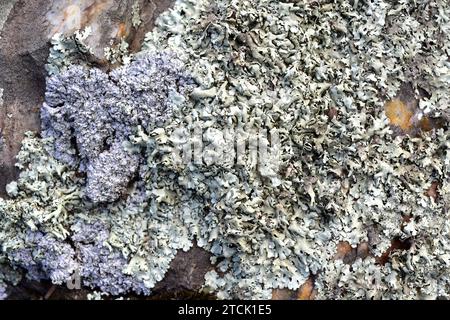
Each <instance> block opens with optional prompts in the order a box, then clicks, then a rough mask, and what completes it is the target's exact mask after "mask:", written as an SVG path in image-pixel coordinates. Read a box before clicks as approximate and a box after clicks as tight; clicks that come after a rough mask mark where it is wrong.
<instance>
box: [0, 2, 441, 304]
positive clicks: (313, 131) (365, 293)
mask: <svg viewBox="0 0 450 320" xmlns="http://www.w3.org/2000/svg"><path fill="white" fill-rule="evenodd" d="M449 16H450V4H449V2H448V1H446V0H437V1H432V2H431V1H425V0H419V1H415V2H410V1H396V2H392V1H383V0H375V1H347V0H341V1H312V2H309V1H302V2H292V1H269V0H247V1H240V0H211V1H207V0H203V1H191V0H179V1H177V3H176V4H175V7H174V8H173V9H171V10H170V11H169V12H166V13H164V14H163V15H162V16H161V17H160V18H159V20H158V22H157V26H156V28H155V30H154V31H153V32H151V33H149V34H148V36H147V38H146V41H145V44H144V50H143V51H142V52H141V53H138V54H137V55H136V57H135V59H140V58H139V56H141V57H143V58H145V57H148V56H151V55H153V54H155V52H163V51H164V52H171V53H172V54H173V55H174V56H176V57H177V59H180V60H181V61H183V68H185V70H186V72H187V73H188V74H189V75H191V76H192V77H193V78H194V79H195V81H196V86H197V88H196V89H194V90H193V91H192V93H191V94H190V95H185V96H183V95H175V96H173V97H172V96H171V101H173V102H174V109H175V112H173V113H172V114H171V117H169V118H168V121H166V122H165V123H164V124H161V125H159V126H156V127H155V126H146V125H144V126H136V127H135V128H134V129H135V130H132V131H130V134H129V136H128V140H127V141H126V143H124V145H123V147H124V148H125V149H126V150H128V151H129V152H133V153H135V154H139V155H140V156H141V157H143V159H144V161H143V162H142V163H141V164H140V165H139V170H137V175H136V177H135V179H134V180H132V181H130V185H129V186H128V189H127V194H126V196H123V197H121V198H119V199H115V201H111V202H108V203H106V204H103V205H96V204H93V203H91V202H90V201H88V200H87V199H86V197H84V196H83V192H84V190H85V189H84V185H85V183H86V181H85V177H84V176H83V175H80V174H79V172H77V170H76V169H74V168H73V167H69V166H66V165H64V164H62V163H60V162H58V161H57V160H55V159H54V158H53V157H52V155H51V154H52V153H51V152H49V151H47V150H50V149H49V148H50V146H51V145H52V141H51V140H40V139H36V138H31V137H30V138H29V139H27V140H26V141H25V142H24V148H23V150H22V152H21V153H20V154H19V157H18V160H19V164H18V165H19V168H21V169H23V172H22V174H21V177H20V179H19V180H18V181H17V182H16V183H13V184H11V185H10V186H9V193H10V195H11V196H12V199H11V200H0V243H2V255H3V256H4V259H6V260H5V261H9V263H10V264H11V265H12V266H15V267H22V268H26V269H27V270H29V273H32V274H36V272H35V271H36V270H34V269H33V270H31V268H29V266H28V265H27V264H26V263H25V262H26V261H27V260H26V258H28V260H30V259H31V260H33V261H34V262H35V266H38V267H39V274H41V275H43V276H45V275H46V276H47V277H49V278H51V279H52V280H53V281H54V282H57V281H58V280H60V277H61V275H64V274H65V273H69V272H70V271H71V270H72V269H73V268H74V266H75V267H76V266H78V268H81V269H82V271H81V274H82V275H83V277H84V280H83V281H84V284H85V285H89V286H92V287H95V288H100V289H101V290H102V291H104V292H108V293H112V294H122V293H123V292H126V291H129V290H133V291H136V292H138V293H144V294H148V293H150V289H151V288H152V287H153V286H154V285H155V284H156V283H157V282H158V281H160V280H161V279H162V278H163V277H164V274H165V272H166V271H167V269H168V268H169V264H170V261H171V260H172V259H173V257H174V256H175V254H176V252H177V250H180V249H182V250H188V249H189V248H190V247H191V246H192V243H193V241H196V242H197V243H198V245H199V246H200V247H203V248H205V249H206V250H208V251H210V252H211V253H212V254H213V258H212V262H214V263H217V267H216V271H211V272H209V273H207V275H206V276H205V286H204V290H209V291H213V292H215V293H217V296H218V297H219V298H243V299H256V298H270V296H271V292H272V289H274V288H290V289H297V288H299V286H300V285H302V284H303V283H304V282H305V281H306V280H307V279H308V278H309V277H310V275H314V276H315V279H316V280H315V286H316V288H317V290H318V297H319V298H328V299H330V298H331V299H350V298H361V299H370V298H375V299H417V298H437V297H447V298H448V297H450V274H449V272H448V268H449V264H450V238H449V231H450V230H449V227H450V222H449V207H450V183H449V181H450V179H449V177H450V142H449V141H450V140H449V128H448V123H447V125H446V126H444V127H443V128H439V129H435V130H433V131H432V132H423V133H421V134H420V135H419V136H408V135H394V134H393V131H392V128H391V126H390V125H389V122H388V119H387V118H386V116H385V114H384V108H383V106H384V103H385V101H386V100H389V99H392V98H393V97H394V96H395V95H396V94H397V92H398V91H399V89H400V86H401V85H402V83H405V82H410V83H411V84H412V86H413V88H414V89H415V90H416V94H417V96H418V97H419V96H421V97H422V98H421V100H420V108H421V109H422V110H423V113H424V114H426V115H429V116H433V117H443V118H444V119H446V121H447V122H448V118H446V117H448V103H449V97H450V93H449V90H448V88H449V84H450V78H449V75H450V63H449V53H450V48H449V43H450V42H449V40H450V32H449V29H450V19H449ZM63 47H65V46H63ZM54 50H56V51H53V57H55V56H56V57H59V58H58V59H54V58H52V59H53V60H51V61H50V64H51V65H53V66H55V67H56V68H53V67H52V68H49V70H61V69H63V68H62V66H64V67H65V66H66V65H67V66H68V65H70V64H72V63H74V61H72V60H70V59H69V60H67V59H66V58H64V57H66V56H67V55H66V54H65V53H64V52H69V53H70V52H72V51H71V50H72V49H61V44H60V42H58V45H57V47H56V49H54ZM52 61H55V62H52ZM124 70H126V69H124ZM93 72H94V71H93ZM50 74H52V73H50ZM123 76H124V77H127V75H126V74H125V75H123ZM154 85H155V86H157V85H158V83H156V82H155V84H154ZM89 90H95V87H94V89H92V88H91V89H90V88H89V87H88V88H85V89H83V90H82V91H81V93H80V94H81V95H82V96H84V95H86V96H87V95H88V94H92V92H89ZM135 90H136V92H139V89H135ZM419 91H420V92H426V94H421V95H419ZM95 94H97V95H100V96H102V94H101V93H99V92H95ZM132 94H134V92H132ZM104 96H106V94H105V95H104ZM99 101H101V99H100V100H99ZM63 102H64V101H63ZM65 103H69V101H65ZM141 107H151V106H150V105H148V106H145V105H144V106H141ZM330 110H335V114H334V115H330ZM75 118H76V116H75ZM198 127H200V128H202V129H203V130H204V131H205V133H204V135H203V140H202V141H196V142H197V143H202V144H204V145H205V146H211V145H212V146H214V147H215V148H222V149H224V150H228V152H225V153H224V154H225V155H226V156H225V157H223V158H221V159H220V160H221V161H219V162H214V161H209V159H210V158H208V157H207V155H211V154H214V152H215V151H216V149H215V148H212V149H210V150H208V153H207V154H206V155H205V156H204V158H203V161H200V162H195V161H194V162H190V163H188V164H186V163H183V161H180V159H179V158H178V157H177V156H176V155H178V154H180V149H183V148H184V147H185V146H186V144H189V143H190V141H189V140H188V139H186V136H184V135H183V132H188V131H191V132H192V131H195V130H196V128H198ZM255 127H256V128H259V129H267V130H276V131H278V132H279V135H280V139H281V150H280V151H281V157H280V158H279V159H277V160H278V161H279V170H278V172H277V174H273V173H271V171H270V170H268V169H267V167H265V166H262V165H257V166H255V163H254V160H255V159H254V157H253V156H252V155H251V154H245V155H244V156H243V157H242V159H240V161H239V163H235V162H234V161H233V159H230V157H231V156H232V154H233V150H229V149H227V147H229V146H227V145H226V143H225V141H226V139H225V137H224V134H223V133H224V132H226V130H227V129H229V128H234V129H235V130H236V131H237V132H241V133H242V134H243V135H244V136H245V133H248V132H251V129H252V128H255ZM180 128H182V130H180ZM183 130H186V131H183ZM67 137H69V136H68V135H65V136H63V138H67ZM46 146H47V147H46ZM231 149H233V148H231ZM174 155H175V156H174ZM272 160H273V159H272V158H271V157H269V159H268V162H269V163H270V162H271V161H272ZM434 183H437V185H438V186H439V189H438V191H439V194H438V196H434V197H431V196H429V195H428V194H427V191H428V190H429V189H430V187H431V186H432V185H433V184H434ZM30 232H34V233H37V232H38V233H39V234H45V235H46V236H47V237H51V240H49V239H45V240H46V241H45V242H44V243H45V246H46V248H47V247H48V246H49V245H54V244H55V241H54V239H57V240H58V241H59V242H60V243H61V244H58V247H57V248H59V245H64V244H67V243H70V244H71V246H74V248H73V249H77V250H76V251H74V252H75V253H74V254H73V255H72V256H70V257H68V258H67V259H65V260H64V261H59V260H58V264H57V265H56V266H57V268H53V269H52V268H50V266H48V265H47V260H48V259H49V257H46V256H40V255H37V256H33V257H31V258H29V257H28V256H26V257H24V256H23V254H19V253H21V252H22V251H20V250H24V249H28V248H29V247H30V246H32V245H35V243H36V241H34V242H33V241H31V242H30V241H28V240H27V239H29V234H30ZM35 238H36V235H34V238H33V239H35ZM37 238H38V239H41V238H40V236H38V237H37ZM393 239H402V240H405V239H408V240H409V241H411V243H412V246H411V248H409V249H408V250H406V251H397V252H394V253H392V254H391V257H390V259H389V261H388V262H387V263H385V264H381V263H379V262H377V257H380V256H381V255H383V253H385V252H386V251H387V249H388V248H389V247H390V245H391V241H392V240H393ZM341 241H347V242H348V243H350V244H351V245H352V246H356V245H358V244H359V243H361V242H363V241H367V242H368V243H369V249H370V253H371V255H370V256H369V257H367V258H365V259H364V260H362V259H361V258H358V259H356V261H355V262H354V263H353V264H352V265H348V264H344V263H343V262H342V261H341V260H336V259H335V258H334V257H335V253H336V246H337V244H338V243H339V242H341ZM37 246H39V242H37ZM55 247H56V245H55ZM83 250H84V251H83ZM18 252H19V253H18ZM34 252H36V251H34ZM38 252H39V251H38ZM83 252H85V253H86V254H83ZM91 252H96V253H97V255H96V256H95V257H97V258H95V259H93V260H92V259H91V258H89V257H93V255H90V254H89V253H91ZM99 252H100V253H99ZM99 264H100V265H101V266H102V268H104V270H105V271H102V270H98V269H96V268H94V267H93V266H96V265H99ZM54 269H56V270H54ZM60 269H63V270H60ZM57 271H58V272H57ZM61 272H62V273H61ZM99 274H103V275H104V276H103V278H102V279H101V277H99ZM105 275H106V276H105Z"/></svg>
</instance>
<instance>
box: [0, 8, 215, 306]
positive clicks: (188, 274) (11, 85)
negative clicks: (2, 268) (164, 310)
mask: <svg viewBox="0 0 450 320" xmlns="http://www.w3.org/2000/svg"><path fill="white" fill-rule="evenodd" d="M136 2H138V3H139V8H140V12H139V13H140V17H141V20H142V23H141V24H139V26H136V25H135V26H133V21H132V13H133V4H135V3H136ZM172 3H173V0H136V1H135V0H123V1H112V0H52V1H48V0H33V1H26V0H6V1H3V0H2V2H1V3H0V88H1V89H3V100H4V103H3V105H0V132H2V134H3V136H4V139H5V146H4V148H3V150H2V151H1V153H0V196H1V197H5V196H6V191H5V186H6V184H8V183H9V182H11V181H13V180H15V179H16V178H17V176H18V170H17V169H16V168H15V167H14V164H15V156H16V155H17V153H18V151H19V149H20V147H21V141H22V139H23V136H24V133H25V132H26V131H35V132H39V130H40V117H39V110H40V107H41V105H42V103H43V100H44V92H45V79H46V71H45V64H46V61H47V57H48V53H49V48H50V46H49V41H50V39H51V38H52V36H53V35H54V34H55V33H57V32H60V33H67V34H70V33H73V32H74V31H76V30H77V29H82V28H85V27H88V26H89V27H91V28H92V31H93V36H92V37H90V38H88V42H87V44H88V45H89V46H90V47H92V48H93V50H94V54H95V55H96V56H97V57H98V58H99V59H103V58H104V57H103V50H104V48H105V47H108V46H111V45H114V44H117V43H118V41H120V40H121V39H125V40H126V41H127V42H128V43H129V44H130V49H131V50H132V51H139V50H140V45H141V43H142V40H143V38H144V36H145V34H146V33H147V32H148V31H150V30H151V29H152V28H153V26H154V22H155V19H156V18H157V17H158V15H159V14H160V13H161V12H163V11H165V10H167V9H168V8H169V7H170V6H171V5H172ZM209 257H210V255H209V254H208V253H207V252H206V251H204V250H202V249H200V248H198V247H194V248H193V249H191V250H190V251H189V252H187V253H185V252H179V254H178V255H177V256H176V258H175V259H174V260H173V262H172V265H171V266H172V267H171V270H170V271H169V272H168V274H167V276H166V278H165V279H164V280H163V281H162V282H161V283H160V284H158V286H157V288H155V297H156V298H158V297H161V298H167V297H175V296H185V295H186V294H190V293H195V292H197V291H198V290H199V289H200V287H201V285H202V283H203V282H204V274H205V273H206V272H207V271H209V270H211V269H212V268H213V267H212V266H211V264H210V262H209ZM10 290H11V291H10V298H12V299H84V298H86V296H87V293H88V291H86V290H78V291H70V290H68V289H67V288H65V287H56V286H53V285H52V284H50V283H46V282H43V283H36V282H30V281H28V280H24V281H22V283H21V284H20V285H19V286H18V287H15V288H11V289H10Z"/></svg>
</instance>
